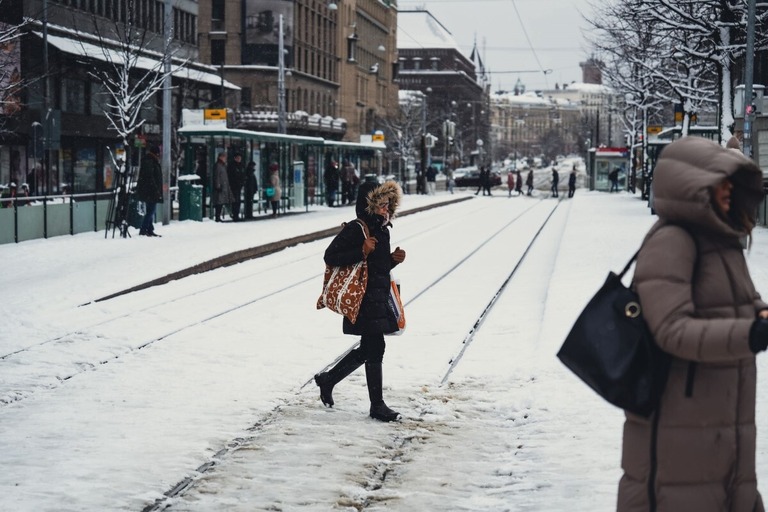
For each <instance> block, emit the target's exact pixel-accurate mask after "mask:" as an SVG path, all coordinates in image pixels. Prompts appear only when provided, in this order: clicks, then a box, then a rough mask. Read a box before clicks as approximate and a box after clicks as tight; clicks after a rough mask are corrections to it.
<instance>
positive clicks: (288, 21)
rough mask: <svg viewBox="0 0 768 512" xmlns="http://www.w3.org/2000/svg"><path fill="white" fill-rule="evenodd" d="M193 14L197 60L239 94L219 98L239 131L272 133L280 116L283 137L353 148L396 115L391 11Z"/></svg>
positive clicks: (211, 10) (305, 6)
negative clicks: (214, 69)
mask: <svg viewBox="0 0 768 512" xmlns="http://www.w3.org/2000/svg"><path fill="white" fill-rule="evenodd" d="M199 13H200V16H199V34H198V39H199V49H200V59H201V60H202V61H203V62H205V63H207V64H211V65H213V66H216V67H217V68H219V70H220V72H221V75H222V77H223V78H224V79H226V80H228V81H231V82H233V83H236V84H238V85H239V86H240V87H241V90H240V91H239V93H235V94H230V95H227V94H226V93H225V94H224V97H223V98H222V95H221V94H219V95H218V96H217V100H218V101H219V103H220V105H223V106H225V107H226V108H229V109H232V110H233V111H234V115H235V126H236V127H238V128H244V129H251V130H262V131H275V130H277V129H278V122H279V116H280V115H281V111H282V112H284V115H285V130H286V132H287V133H293V134H302V135H312V136H320V137H325V138H330V139H335V140H346V141H352V142H357V141H359V140H360V135H361V134H369V133H372V132H373V131H374V130H375V129H376V128H377V127H376V119H377V118H378V117H381V116H385V115H386V111H387V109H391V108H396V98H397V85H396V84H395V83H394V80H393V79H394V76H393V68H392V65H391V62H392V61H393V60H394V52H395V47H394V40H395V34H396V21H395V20H396V16H397V14H396V13H397V11H396V6H395V5H394V2H387V1H381V0H347V1H344V2H336V3H334V2H325V1H319V0H202V1H201V2H200V9H199ZM281 20H282V22H281ZM281 25H282V28H281ZM281 31H282V32H281ZM280 33H282V34H283V48H284V52H283V58H282V59H281V58H280V52H279V47H280V43H279V36H280ZM281 95H283V98H284V99H283V100H281ZM281 101H282V102H283V103H282V106H281Z"/></svg>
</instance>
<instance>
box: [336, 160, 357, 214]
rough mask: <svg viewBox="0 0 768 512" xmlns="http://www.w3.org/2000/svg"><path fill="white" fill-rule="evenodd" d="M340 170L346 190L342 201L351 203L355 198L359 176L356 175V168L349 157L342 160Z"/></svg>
mask: <svg viewBox="0 0 768 512" xmlns="http://www.w3.org/2000/svg"><path fill="white" fill-rule="evenodd" d="M341 172H342V174H343V175H344V179H345V180H346V182H347V192H346V194H345V195H344V202H345V203H348V204H353V203H354V202H355V200H356V199H357V187H358V186H359V185H360V178H359V177H358V176H357V170H356V169H355V166H354V164H353V163H352V162H351V161H350V160H349V159H345V160H344V162H343V166H342V169H341Z"/></svg>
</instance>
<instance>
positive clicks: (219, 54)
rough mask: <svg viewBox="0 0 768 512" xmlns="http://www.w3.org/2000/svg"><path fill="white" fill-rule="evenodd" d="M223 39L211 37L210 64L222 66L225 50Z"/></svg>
mask: <svg viewBox="0 0 768 512" xmlns="http://www.w3.org/2000/svg"><path fill="white" fill-rule="evenodd" d="M225 43H226V40H225V39H212V40H211V64H213V65H214V66H223V65H224V62H225V60H226V59H225V57H226V51H225V46H224V44H225Z"/></svg>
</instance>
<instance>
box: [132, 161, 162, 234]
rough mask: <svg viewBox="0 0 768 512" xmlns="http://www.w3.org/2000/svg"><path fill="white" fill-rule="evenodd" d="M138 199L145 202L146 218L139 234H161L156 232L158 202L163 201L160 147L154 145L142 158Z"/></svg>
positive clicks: (137, 188) (137, 186)
mask: <svg viewBox="0 0 768 512" xmlns="http://www.w3.org/2000/svg"><path fill="white" fill-rule="evenodd" d="M136 199H138V200H139V201H142V202H143V203H144V207H145V210H144V220H142V222H141V227H140V228H139V235H142V236H160V235H158V234H157V233H155V227H154V220H155V209H156V208H157V203H162V202H163V170H162V167H161V166H160V148H159V147H157V146H152V147H151V148H149V151H147V153H146V154H145V155H144V158H142V159H141V167H139V180H138V182H137V183H136Z"/></svg>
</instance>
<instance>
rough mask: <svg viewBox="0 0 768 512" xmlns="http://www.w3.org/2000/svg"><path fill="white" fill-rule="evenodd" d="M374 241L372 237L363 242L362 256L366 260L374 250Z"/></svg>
mask: <svg viewBox="0 0 768 512" xmlns="http://www.w3.org/2000/svg"><path fill="white" fill-rule="evenodd" d="M376 242H378V240H376V239H375V238H374V237H372V236H371V237H368V238H366V239H365V241H364V242H363V255H364V256H365V257H366V258H367V257H368V255H369V254H371V253H372V252H373V250H374V249H376Z"/></svg>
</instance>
